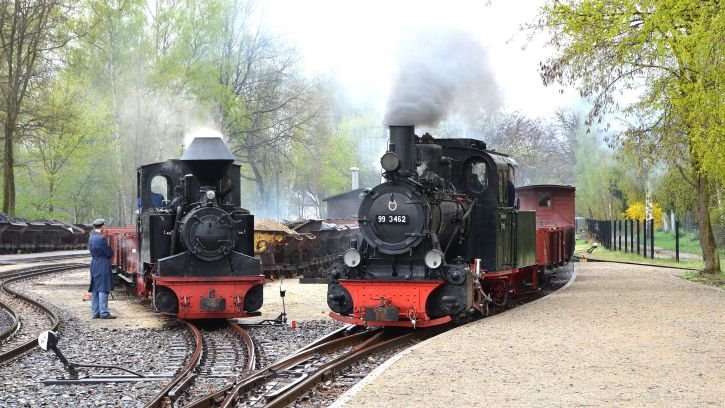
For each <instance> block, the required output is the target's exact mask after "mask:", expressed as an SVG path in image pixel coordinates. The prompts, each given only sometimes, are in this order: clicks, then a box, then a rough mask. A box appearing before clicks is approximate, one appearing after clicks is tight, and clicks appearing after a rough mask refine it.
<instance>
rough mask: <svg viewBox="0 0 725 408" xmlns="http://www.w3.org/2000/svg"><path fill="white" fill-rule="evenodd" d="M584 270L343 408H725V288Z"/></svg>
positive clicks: (412, 362) (429, 352)
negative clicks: (557, 289)
mask: <svg viewBox="0 0 725 408" xmlns="http://www.w3.org/2000/svg"><path fill="white" fill-rule="evenodd" d="M576 268H577V278H576V281H575V282H574V283H573V284H572V285H571V286H570V287H568V288H567V289H565V290H563V291H561V292H559V293H556V294H554V295H552V296H549V297H546V298H543V299H541V300H539V301H536V302H534V303H530V304H528V305H524V306H522V307H519V308H516V309H513V310H511V311H508V312H506V313H504V314H501V315H497V316H493V317H491V318H489V319H485V320H482V321H479V322H477V323H474V324H472V325H467V326H464V327H461V328H458V329H456V330H454V331H451V332H449V333H447V334H446V335H444V336H438V337H436V338H433V339H431V340H429V341H426V342H423V343H421V344H419V345H418V346H416V347H415V348H414V349H413V350H411V351H408V352H407V353H405V354H404V355H402V356H399V358H398V359H397V361H394V362H392V363H390V364H389V366H388V367H387V369H385V370H381V371H379V373H378V374H377V375H376V376H375V377H374V378H371V379H366V380H363V382H361V383H360V384H359V385H358V386H356V387H355V388H353V390H351V391H350V392H349V393H348V394H347V395H345V396H343V397H342V398H341V399H340V400H338V403H337V406H345V407H409V406H420V407H474V406H497V407H506V406H515V407H522V406H523V407H534V406H536V407H539V406H602V407H609V406H628V407H630V406H637V407H640V406H667V407H692V406H725V386H724V385H723V384H724V381H725V348H723V344H724V343H725V291H722V290H720V289H716V288H712V287H708V286H704V285H699V284H695V283H692V282H687V281H684V280H681V279H679V278H677V277H675V276H674V274H676V273H677V272H676V271H673V270H671V269H658V268H654V267H646V266H631V265H626V266H623V265H616V264H610V263H586V264H577V266H576Z"/></svg>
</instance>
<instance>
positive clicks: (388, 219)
mask: <svg viewBox="0 0 725 408" xmlns="http://www.w3.org/2000/svg"><path fill="white" fill-rule="evenodd" d="M375 219H376V220H377V223H378V224H407V223H408V216H407V215H378V216H376V217H375Z"/></svg>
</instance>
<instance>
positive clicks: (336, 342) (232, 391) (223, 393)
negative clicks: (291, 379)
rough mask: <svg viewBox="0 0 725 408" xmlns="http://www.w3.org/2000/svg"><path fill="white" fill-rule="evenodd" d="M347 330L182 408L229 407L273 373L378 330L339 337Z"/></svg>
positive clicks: (366, 336) (331, 334)
mask: <svg viewBox="0 0 725 408" xmlns="http://www.w3.org/2000/svg"><path fill="white" fill-rule="evenodd" d="M349 328H350V326H344V327H342V328H341V329H338V330H335V331H333V332H331V333H329V334H327V335H326V336H323V337H321V338H320V339H318V340H315V341H313V342H312V343H310V344H308V345H306V346H304V347H303V348H302V349H300V350H298V351H297V352H295V353H294V354H291V355H289V356H286V357H284V358H282V359H281V360H279V361H277V362H275V363H273V364H272V365H269V366H267V367H265V368H264V369H262V370H259V371H257V372H250V373H249V374H247V375H246V376H243V377H241V378H239V380H238V382H237V384H231V385H228V386H226V387H224V388H222V389H220V390H219V391H216V392H214V393H212V394H209V395H206V396H203V397H201V398H198V399H196V400H194V401H192V402H191V403H189V404H188V405H186V406H185V407H184V408H209V407H213V406H217V405H219V404H221V406H225V407H229V406H233V404H234V402H235V401H236V400H237V397H238V395H239V394H240V393H244V392H247V391H249V390H251V389H253V388H254V387H257V386H259V385H260V384H263V383H264V382H265V381H267V380H268V378H269V377H270V376H272V375H273V374H274V373H275V372H278V371H281V370H284V369H287V368H290V367H294V366H295V365H297V364H299V363H301V362H303V361H305V360H308V359H309V358H311V357H313V356H314V355H315V354H318V353H319V354H324V353H327V352H329V351H331V350H335V349H338V348H341V347H346V346H349V345H350V344H354V343H362V342H364V341H365V340H366V339H367V338H369V337H372V336H373V335H375V334H376V333H378V332H380V331H381V330H379V329H376V330H368V331H364V332H360V333H356V334H353V335H349V336H345V337H342V336H343V335H344V332H345V331H346V330H348V329H349ZM222 400H223V402H221V403H220V402H219V401H222Z"/></svg>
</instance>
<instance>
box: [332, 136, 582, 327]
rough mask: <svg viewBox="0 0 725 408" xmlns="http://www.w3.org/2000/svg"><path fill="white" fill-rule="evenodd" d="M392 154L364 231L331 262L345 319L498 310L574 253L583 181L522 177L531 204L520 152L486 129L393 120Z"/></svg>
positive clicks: (336, 310) (364, 207) (386, 321)
mask: <svg viewBox="0 0 725 408" xmlns="http://www.w3.org/2000/svg"><path fill="white" fill-rule="evenodd" d="M380 162H381V166H382V168H383V176H384V177H385V180H386V181H385V182H384V183H382V184H380V185H378V186H376V187H374V188H372V189H370V190H369V191H367V192H366V194H365V196H364V198H363V200H362V203H361V205H360V209H359V214H358V223H359V226H360V231H361V233H362V241H361V242H358V241H357V240H352V241H351V242H350V248H349V249H348V250H347V251H346V252H345V254H344V256H343V258H342V261H341V262H338V263H337V264H335V265H334V266H333V267H331V269H330V270H329V272H328V295H327V302H328V305H329V307H330V308H331V309H332V311H333V312H332V313H331V316H332V317H333V318H335V319H338V320H342V321H345V322H349V323H354V324H367V325H372V326H406V327H426V326H433V325H438V324H443V323H446V322H448V321H451V320H456V319H459V318H462V317H465V316H467V315H468V314H470V313H471V312H475V311H478V312H480V313H482V314H487V313H488V310H489V305H497V306H503V305H505V304H506V303H507V302H508V300H509V298H512V297H516V296H520V295H523V294H526V293H534V292H537V291H538V290H539V288H540V285H541V281H542V279H543V277H544V273H545V270H546V269H547V268H552V267H555V266H559V265H563V264H564V263H565V262H567V261H568V260H569V259H570V257H571V255H572V253H573V244H574V236H573V225H574V203H573V199H574V188H573V187H570V186H529V187H524V188H521V189H519V190H518V192H519V194H518V195H519V196H520V197H519V198H518V199H520V200H521V201H520V202H521V204H522V207H523V208H520V206H519V204H518V202H517V201H518V199H517V190H516V189H515V188H514V176H515V169H516V167H517V164H516V162H515V161H514V160H513V159H512V158H511V157H509V156H507V155H505V154H501V153H497V152H494V151H491V150H487V148H486V144H485V143H484V142H482V141H480V140H475V139H434V138H433V137H432V136H430V135H429V134H425V135H423V136H422V137H418V136H416V135H415V132H414V127H413V126H391V127H390V144H389V148H388V151H387V152H386V153H385V154H384V155H383V156H382V158H381V161H380ZM553 205H555V206H556V209H555V210H554V208H552V206H553Z"/></svg>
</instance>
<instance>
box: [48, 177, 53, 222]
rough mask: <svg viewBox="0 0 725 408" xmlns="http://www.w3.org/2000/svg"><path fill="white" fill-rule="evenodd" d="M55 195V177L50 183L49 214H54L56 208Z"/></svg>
mask: <svg viewBox="0 0 725 408" xmlns="http://www.w3.org/2000/svg"><path fill="white" fill-rule="evenodd" d="M54 195H55V180H54V178H53V177H51V180H50V181H49V183H48V213H49V214H53V210H55V208H54V207H53V201H55V198H54V197H53V196H54Z"/></svg>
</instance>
